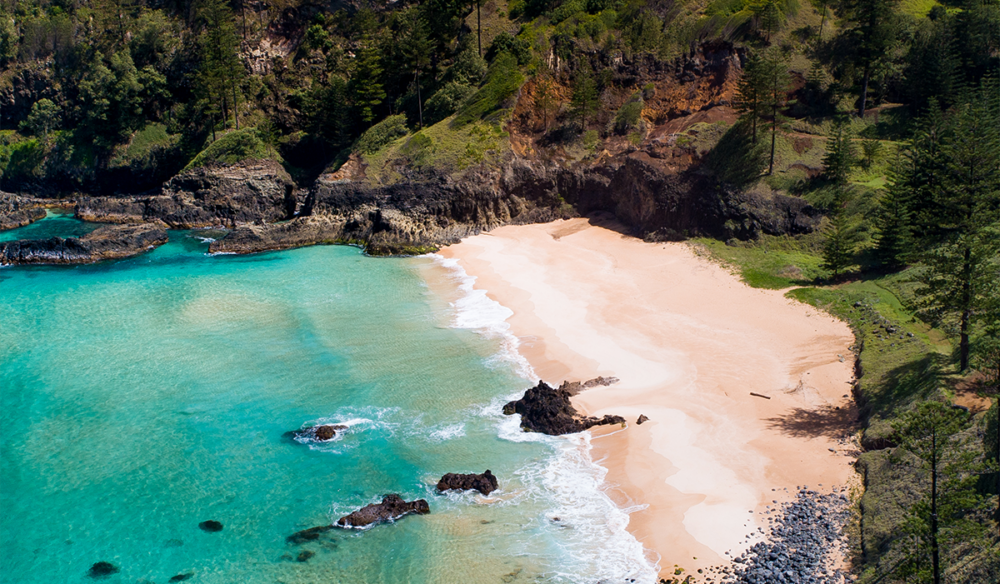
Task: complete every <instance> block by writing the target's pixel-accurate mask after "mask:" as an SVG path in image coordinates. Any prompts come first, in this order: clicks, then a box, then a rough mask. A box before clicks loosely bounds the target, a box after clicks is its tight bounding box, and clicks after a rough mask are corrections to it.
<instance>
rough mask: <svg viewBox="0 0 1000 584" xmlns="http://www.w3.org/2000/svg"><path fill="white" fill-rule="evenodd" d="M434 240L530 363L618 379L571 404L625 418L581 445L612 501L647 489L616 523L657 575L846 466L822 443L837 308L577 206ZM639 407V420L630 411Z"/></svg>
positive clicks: (838, 328) (835, 403)
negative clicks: (581, 213) (633, 232)
mask: <svg viewBox="0 0 1000 584" xmlns="http://www.w3.org/2000/svg"><path fill="white" fill-rule="evenodd" d="M442 255H445V256H446V257H454V258H457V259H458V261H459V263H460V264H461V265H462V266H463V267H464V268H465V270H466V272H467V273H468V274H469V275H471V276H475V277H477V281H476V288H477V289H484V290H486V291H487V292H488V294H489V296H490V297H491V298H493V299H494V300H497V301H498V302H500V303H501V304H503V305H504V306H506V307H508V308H510V309H511V310H513V312H514V316H512V317H511V318H510V319H509V321H508V322H509V323H510V325H511V330H512V332H513V333H514V334H515V335H517V336H518V337H519V338H520V339H521V342H522V346H521V351H522V353H523V354H524V355H525V357H526V358H527V359H528V361H529V362H530V363H531V365H532V366H533V367H534V369H535V371H536V373H537V374H538V375H539V376H541V377H542V379H544V380H546V381H548V382H549V383H551V384H558V383H560V382H562V381H563V380H587V379H591V378H593V377H596V376H598V375H605V376H608V375H611V376H615V377H618V378H620V379H621V382H620V383H618V384H615V385H612V386H610V387H602V388H596V389H591V390H587V391H585V392H584V393H582V394H580V395H578V396H577V397H576V398H574V404H575V405H576V407H577V408H578V409H580V410H582V411H585V412H586V413H589V414H592V415H597V416H601V415H604V414H618V415H622V416H624V417H625V418H626V419H628V420H629V427H628V429H627V430H626V431H624V432H614V433H609V432H608V431H606V430H595V436H597V437H595V439H594V444H595V445H596V446H595V449H594V455H595V458H597V459H598V462H599V463H600V464H602V465H604V466H605V467H607V468H608V469H609V474H608V481H609V483H610V485H611V491H610V492H609V494H610V495H611V496H612V497H613V498H614V499H615V500H616V501H617V502H618V503H619V504H621V505H628V504H646V505H648V507H647V508H646V509H645V510H643V511H638V512H635V513H633V514H632V516H631V521H630V525H629V529H630V531H632V533H633V534H634V535H635V536H636V537H637V538H638V539H639V540H640V541H641V542H642V543H643V544H644V545H645V546H646V548H647V549H648V550H649V551H650V557H651V558H652V559H654V560H655V559H659V561H660V567H661V575H663V576H667V575H670V576H672V575H673V570H674V565H675V564H677V565H680V566H681V567H684V568H685V569H686V572H685V574H689V573H691V572H692V571H694V570H696V569H697V568H700V567H706V566H710V565H718V564H720V563H723V562H725V561H726V558H727V556H726V555H725V553H726V552H727V551H729V552H738V551H739V550H741V549H744V548H745V547H746V546H747V545H748V544H747V539H746V538H747V536H748V535H749V534H751V533H752V532H753V531H755V530H756V528H757V527H759V526H760V521H759V520H758V521H757V523H755V519H754V517H755V516H759V515H757V514H756V513H753V512H754V511H756V512H758V513H759V512H760V511H762V510H764V509H765V506H766V505H768V504H771V501H772V499H776V500H778V501H779V502H780V501H782V500H787V499H788V498H789V497H788V494H787V493H785V492H784V490H783V489H785V488H787V489H789V491H791V490H793V489H794V488H795V487H797V486H799V485H809V486H810V487H811V488H818V485H819V484H820V483H822V484H823V485H824V488H827V487H831V486H833V485H841V484H844V483H845V482H846V481H847V479H848V478H849V476H850V475H851V472H852V471H851V467H850V466H849V461H850V460H851V459H850V458H848V457H846V456H844V455H843V454H842V453H841V452H837V453H834V452H831V451H830V450H829V449H831V448H833V449H834V450H839V448H838V445H837V442H836V437H839V436H842V435H844V434H845V433H846V432H847V430H846V429H847V428H848V427H849V421H850V417H851V411H850V408H849V401H850V400H848V399H847V398H845V397H843V396H845V395H846V394H849V390H850V382H851V379H852V366H853V357H852V355H851V353H850V351H849V350H848V347H849V346H850V345H851V343H852V342H853V340H854V339H853V336H852V335H851V332H850V329H849V328H848V327H847V325H845V324H844V323H842V322H840V321H838V320H835V319H833V318H832V317H830V316H829V315H826V314H823V313H820V312H818V311H816V310H814V309H813V308H811V307H808V306H806V305H803V304H800V303H797V302H794V301H792V300H789V299H787V298H785V297H784V295H783V293H782V292H781V291H771V290H757V289H753V288H750V287H748V286H746V285H745V284H743V283H741V282H740V281H739V279H738V278H736V277H735V276H733V275H732V274H730V273H729V272H728V271H727V270H725V269H724V268H722V267H720V266H718V265H716V264H714V263H712V262H710V261H708V260H706V259H704V258H702V257H699V256H698V255H696V254H695V253H694V251H693V249H692V248H691V247H690V246H688V245H687V244H679V243H671V244H650V243H645V242H642V241H640V240H638V239H635V238H631V237H625V236H622V235H621V234H620V233H618V232H615V231H611V230H609V229H605V228H603V227H598V226H595V225H592V224H591V223H590V222H589V221H588V220H586V219H575V220H571V221H559V222H555V223H550V224H545V225H530V226H511V227H504V228H501V229H497V230H494V231H492V232H490V233H488V234H484V235H479V236H476V237H471V238H468V239H466V240H464V241H462V242H461V243H459V244H457V245H454V246H450V247H448V248H446V249H445V250H443V251H442ZM841 356H842V359H841ZM751 391H753V392H756V393H761V394H765V395H768V396H771V399H770V400H768V399H762V398H758V397H752V396H751V395H750V392H751ZM836 408H840V409H836ZM640 414H645V415H646V416H648V417H649V418H650V421H649V422H647V423H645V424H643V425H641V426H639V425H636V424H635V423H634V421H635V419H636V418H637V417H638V416H639V415H640ZM605 434H607V435H606V436H605ZM772 489H777V491H772ZM779 495H782V496H779ZM694 558H697V559H694Z"/></svg>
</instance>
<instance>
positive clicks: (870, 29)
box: [0, 0, 1000, 582]
mask: <svg viewBox="0 0 1000 584" xmlns="http://www.w3.org/2000/svg"><path fill="white" fill-rule="evenodd" d="M718 39H722V40H723V41H726V42H728V43H732V44H734V45H735V46H736V47H737V49H738V52H739V54H740V55H741V60H742V71H743V74H742V77H741V79H740V82H739V86H738V88H737V90H736V92H735V94H734V95H733V99H732V100H731V104H729V105H731V107H732V110H733V111H734V112H735V113H736V114H737V115H738V119H735V116H734V119H733V120H723V121H720V122H716V123H712V124H709V123H700V124H695V125H694V126H691V127H689V128H687V129H685V130H682V131H680V132H678V133H677V135H676V144H677V145H678V147H683V148H687V149H689V150H690V152H692V153H693V155H694V157H695V158H696V159H698V161H699V163H700V166H699V167H698V168H697V172H700V173H702V174H704V175H706V176H708V177H709V179H710V180H711V181H714V184H715V186H716V187H717V189H718V190H719V192H723V193H727V192H734V191H743V192H752V193H757V194H759V195H760V196H771V195H772V194H773V193H782V194H791V195H794V196H799V197H802V198H804V199H806V200H808V201H809V202H810V203H811V204H812V205H813V206H815V207H817V208H819V209H821V210H822V211H823V212H824V213H825V215H826V218H825V219H824V223H823V227H822V229H821V230H820V231H819V232H816V233H811V234H806V235H801V236H797V237H781V238H779V237H770V236H762V237H760V238H758V239H756V240H753V241H743V242H741V241H736V240H732V241H729V242H726V243H722V242H718V241H711V240H702V241H700V242H699V243H700V244H701V245H703V246H705V247H706V248H707V249H708V250H709V251H710V252H711V253H712V254H714V255H715V256H717V257H719V258H721V259H723V260H725V261H727V262H730V263H733V264H735V265H737V266H738V267H739V269H740V270H741V271H742V274H743V276H744V278H745V279H746V281H747V282H748V283H750V284H751V285H755V286H761V287H768V288H785V287H788V286H792V285H795V286H799V288H798V289H797V290H794V291H792V292H790V293H789V294H790V295H792V296H794V297H796V298H798V299H800V300H802V301H805V302H810V303H812V304H815V305H817V306H820V307H822V308H824V309H826V310H829V311H830V312H832V313H834V314H836V315H838V316H840V317H841V318H843V319H845V320H846V321H847V322H849V323H850V324H851V325H852V327H853V328H854V329H855V332H856V334H857V337H858V341H859V342H858V345H857V352H858V355H859V358H860V359H861V363H862V370H863V373H864V374H863V376H862V377H861V378H860V380H859V383H858V386H857V388H856V390H855V397H856V399H857V401H858V404H859V407H860V410H859V415H860V422H861V423H862V424H863V427H864V431H863V435H862V444H863V446H864V449H865V450H866V452H864V453H863V454H862V455H861V458H860V460H859V463H858V468H859V471H860V472H861V474H862V475H863V477H864V482H865V492H864V495H863V496H861V498H860V500H859V504H858V510H859V514H858V517H859V522H858V526H857V529H856V534H855V535H856V537H855V543H856V550H855V551H856V552H857V553H856V557H855V558H854V561H855V562H856V567H857V571H858V573H859V575H860V576H861V580H862V582H876V581H881V582H903V581H905V582H925V581H926V582H995V581H1000V543H998V537H1000V534H998V520H1000V497H998V496H997V494H998V493H1000V484H998V480H1000V474H998V473H996V472H995V470H996V468H997V465H998V464H1000V445H998V438H997V434H996V429H997V426H998V424H997V422H996V419H997V405H996V402H995V400H994V402H993V406H992V409H991V410H989V412H986V413H984V412H977V411H976V405H977V404H980V405H981V404H983V403H986V400H985V398H986V397H989V396H995V395H996V392H997V386H998V383H1000V293H998V283H1000V259H998V256H1000V0H945V1H943V2H942V1H940V0H812V2H811V3H804V2H800V1H799V0H711V1H707V0H687V1H686V2H685V1H672V0H512V1H510V2H506V1H504V0H492V1H490V2H461V1H455V0H424V1H408V0H399V1H397V2H393V3H391V4H390V3H388V2H382V1H375V2H371V3H365V4H361V3H352V2H349V1H348V2H337V1H329V2H304V1H302V0H232V1H227V0H166V1H156V0H146V1H142V0H94V1H89V2H85V1H82V0H0V67H2V73H0V97H4V98H5V101H4V104H5V106H4V108H3V111H2V112H0V123H2V128H0V172H2V184H0V186H2V187H3V188H4V189H7V190H13V189H25V190H38V191H41V192H60V191H74V190H91V191H95V192H96V191H100V190H102V189H105V188H110V187H108V186H107V185H113V188H114V189H115V190H122V191H131V192H137V191H141V190H145V189H150V188H155V187H157V186H158V185H159V184H161V183H162V182H163V181H164V180H165V179H167V178H169V177H170V176H172V175H173V174H175V173H176V172H179V171H180V170H181V169H183V168H185V167H188V166H201V165H208V164H220V163H221V164H228V163H233V162H237V161H239V160H240V159H243V158H247V157H250V158H271V159H274V160H278V161H280V162H282V163H283V164H285V165H286V166H287V167H288V168H289V170H290V171H291V173H292V175H293V176H294V177H295V178H296V179H298V180H300V181H308V180H309V179H310V178H311V177H314V176H315V175H316V174H317V173H318V172H320V171H321V170H322V169H323V168H325V167H327V166H328V165H331V164H332V165H334V166H336V164H338V163H340V162H343V161H344V160H346V159H347V157H348V156H349V155H350V154H352V153H354V154H355V155H357V156H361V157H364V159H365V160H366V161H367V162H368V163H369V167H368V168H369V170H368V172H369V176H371V177H374V178H375V179H378V180H384V181H389V180H395V179H398V178H399V176H400V173H401V172H410V173H416V174H419V173H421V172H441V171H449V172H450V171H453V170H455V171H461V170H463V169H466V168H469V167H470V166H474V165H477V164H481V163H487V164H489V163H494V162H498V161H500V160H501V159H502V157H503V156H504V155H505V153H506V152H508V151H509V149H510V143H509V140H508V138H509V134H508V132H509V131H512V130H511V126H510V124H511V107H512V106H511V103H512V100H513V99H514V98H515V97H516V96H517V95H518V93H519V91H525V88H528V87H529V85H530V92H531V100H532V101H531V103H532V104H533V105H532V107H533V108H534V114H535V115H536V117H537V123H534V124H532V125H531V126H530V127H520V128H517V130H518V131H520V132H524V133H532V134H533V135H535V137H536V138H538V139H537V140H536V141H535V144H536V145H538V147H539V148H544V147H551V148H550V151H549V153H548V154H547V155H549V156H553V157H558V156H561V157H563V158H564V159H565V160H564V161H566V160H568V161H569V162H576V161H579V160H583V159H584V158H585V155H588V154H593V153H595V152H597V151H599V148H598V145H599V144H600V143H601V141H606V142H607V143H609V144H610V143H613V142H614V141H615V140H619V141H627V143H628V144H632V145H634V146H641V145H642V144H643V141H644V140H645V139H646V137H647V136H648V135H649V132H650V129H651V128H653V127H654V126H656V125H659V124H663V123H664V122H667V121H669V120H668V119H666V118H665V117H664V116H663V115H661V113H662V112H661V113H657V112H654V111H653V109H651V107H650V104H651V103H652V102H653V100H655V99H658V98H657V96H656V88H655V87H654V85H653V84H652V83H650V82H648V80H647V79H643V78H642V75H641V74H639V73H634V72H633V73H629V74H619V73H616V70H615V65H614V64H615V63H621V62H622V61H623V60H624V61H626V62H629V63H640V62H643V63H667V62H671V61H673V60H675V59H679V58H682V57H684V56H685V55H692V54H694V53H695V51H696V49H697V48H698V47H699V46H700V45H701V44H702V43H704V42H706V41H713V40H718ZM635 71H641V68H639V67H638V66H637V67H636V69H635ZM7 97H9V99H7ZM720 105H723V104H720ZM687 113H688V114H690V112H687ZM672 115H673V114H672ZM676 115H682V114H676ZM580 152H582V153H584V155H580V156H578V155H577V153H580ZM390 160H396V161H402V162H403V166H405V168H402V167H400V166H392V165H390V164H388V162H387V161H390ZM121 176H125V177H126V180H121V181H110V180H108V177H121ZM984 396H985V397H984ZM963 400H964V401H963ZM955 403H968V404H971V405H972V408H971V411H969V412H966V411H965V410H961V409H952V408H948V407H939V406H937V405H933V404H955ZM928 404H930V405H928ZM929 435H933V436H941V437H942V440H941V441H940V443H938V442H937V441H934V443H933V444H932V445H931V446H928V445H927V437H928V436H929ZM939 474H940V476H941V477H942V478H941V481H942V482H941V485H940V486H941V488H940V490H938V489H937V488H936V487H935V489H934V492H933V493H931V491H930V490H929V489H930V488H929V485H931V483H932V477H937V476H938V475H939Z"/></svg>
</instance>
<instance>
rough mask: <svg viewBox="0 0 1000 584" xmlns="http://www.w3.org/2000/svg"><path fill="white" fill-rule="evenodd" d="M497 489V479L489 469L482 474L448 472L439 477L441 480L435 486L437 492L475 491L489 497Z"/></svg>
mask: <svg viewBox="0 0 1000 584" xmlns="http://www.w3.org/2000/svg"><path fill="white" fill-rule="evenodd" d="M497 487H498V484H497V478H496V477H495V476H493V473H492V472H490V471H489V469H487V470H486V472H484V473H483V474H455V473H451V472H450V473H448V474H446V475H444V476H443V477H441V480H440V481H438V484H437V488H438V490H439V491H447V490H449V489H454V490H457V491H469V490H473V489H475V490H477V491H479V492H480V493H482V494H484V495H489V494H490V493H492V492H493V491H495V490H497Z"/></svg>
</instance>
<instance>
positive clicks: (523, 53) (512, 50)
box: [486, 32, 531, 74]
mask: <svg viewBox="0 0 1000 584" xmlns="http://www.w3.org/2000/svg"><path fill="white" fill-rule="evenodd" d="M504 53H507V54H510V55H513V56H514V58H515V59H517V64H518V65H527V64H528V61H530V60H531V44H530V43H528V41H526V40H524V39H522V38H518V37H515V36H514V35H512V34H510V33H509V32H501V33H500V34H498V35H497V36H496V37H494V38H493V42H492V43H490V48H488V49H486V60H487V61H490V62H491V63H492V62H494V61H495V60H497V59H498V58H499V57H500V56H501V55H503V54H504ZM487 74H488V73H487Z"/></svg>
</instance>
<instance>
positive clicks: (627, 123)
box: [614, 99, 642, 134]
mask: <svg viewBox="0 0 1000 584" xmlns="http://www.w3.org/2000/svg"><path fill="white" fill-rule="evenodd" d="M640 120H642V100H641V99H633V100H629V101H628V102H626V103H625V105H623V106H621V107H620V108H619V109H618V113H616V114H615V121H614V126H615V132H617V133H619V134H625V133H626V132H628V131H629V130H635V129H636V128H638V127H639V121H640Z"/></svg>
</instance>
